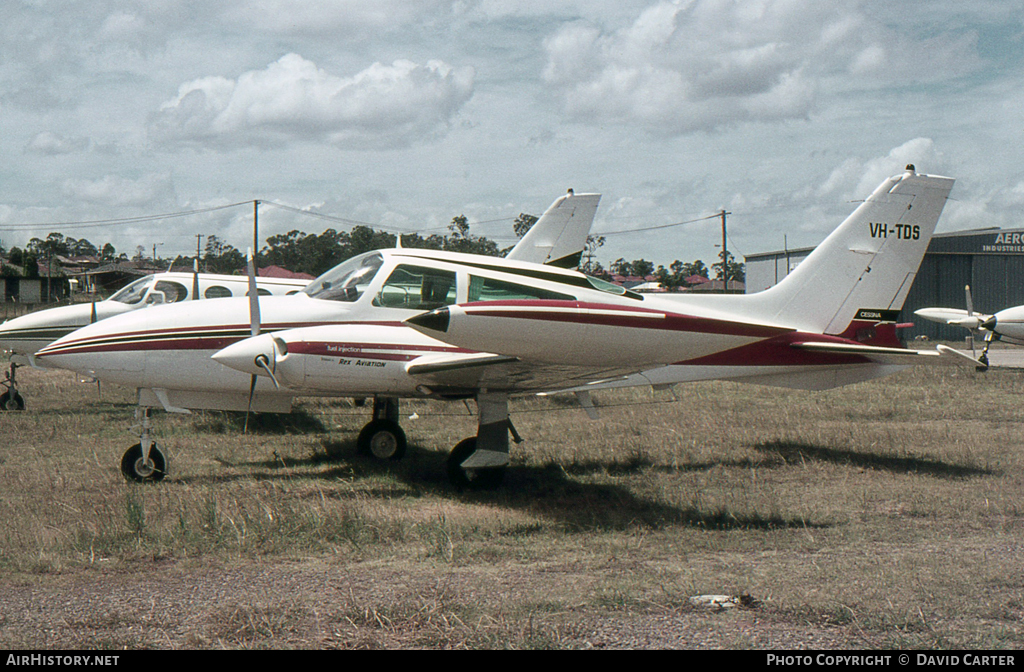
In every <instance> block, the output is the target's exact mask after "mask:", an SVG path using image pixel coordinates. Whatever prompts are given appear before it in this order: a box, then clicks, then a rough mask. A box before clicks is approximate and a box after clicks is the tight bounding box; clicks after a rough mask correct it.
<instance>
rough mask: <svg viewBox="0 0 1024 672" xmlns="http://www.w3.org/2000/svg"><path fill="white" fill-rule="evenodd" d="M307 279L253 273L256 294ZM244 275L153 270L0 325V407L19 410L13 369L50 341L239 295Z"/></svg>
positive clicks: (244, 288) (285, 289)
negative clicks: (105, 295)
mask: <svg viewBox="0 0 1024 672" xmlns="http://www.w3.org/2000/svg"><path fill="white" fill-rule="evenodd" d="M308 283H309V281H308V280H297V279H288V278H257V279H256V284H257V291H258V292H259V293H260V294H275V295H285V294H295V293H297V292H299V291H301V290H302V288H303V287H305V286H306V285H307V284H308ZM248 291H249V283H248V280H247V279H246V278H245V277H244V276H239V275H216V274H212V273H199V272H198V271H197V272H194V273H176V272H167V273H153V274H152V275H147V276H144V277H141V278H139V279H138V280H135V281H133V282H131V283H129V284H128V285H126V286H124V287H122V288H121V289H119V290H118V291H117V292H115V293H114V294H113V295H112V296H111V297H110V298H109V299H106V300H103V301H95V302H93V303H79V304H75V305H70V306H58V307H56V308H47V309H45V310H37V311H35V312H33V313H28V314H26V315H22V316H21V317H16V318H14V319H11V320H7V321H6V322H3V323H2V324H0V350H7V351H10V352H11V353H12V356H11V367H10V370H9V371H8V372H7V374H6V378H5V380H3V381H0V386H3V387H4V388H5V389H4V391H3V393H0V410H19V411H20V410H24V409H25V400H24V398H23V397H22V396H21V394H20V393H19V392H18V387H17V380H16V377H15V372H16V371H17V369H18V367H20V366H25V365H29V364H31V365H33V366H39V363H38V362H37V361H36V360H35V357H34V353H35V352H37V351H38V350H40V349H42V348H44V347H46V346H47V345H49V344H50V343H52V342H53V341H55V340H57V339H58V338H61V337H62V336H66V335H68V334H70V333H71V332H73V331H75V330H76V329H80V328H81V327H84V326H86V325H88V324H92V323H94V322H98V321H100V320H105V319H107V318H108V317H113V316H115V315H121V314H123V313H127V312H131V311H133V310H138V309H139V308H147V307H149V306H156V305H160V304H165V303H177V302H178V301H190V300H195V299H216V298H224V297H229V296H245V294H246V292H248Z"/></svg>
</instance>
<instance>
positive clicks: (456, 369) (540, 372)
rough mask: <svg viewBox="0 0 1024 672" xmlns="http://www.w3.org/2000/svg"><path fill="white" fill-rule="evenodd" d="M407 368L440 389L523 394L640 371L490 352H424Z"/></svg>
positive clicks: (557, 388)
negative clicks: (587, 365) (448, 353)
mask: <svg viewBox="0 0 1024 672" xmlns="http://www.w3.org/2000/svg"><path fill="white" fill-rule="evenodd" d="M405 370H406V372H407V373H408V374H409V375H410V376H413V377H415V378H417V379H418V380H420V381H422V383H423V384H424V385H426V386H428V387H432V388H435V389H437V390H438V391H441V390H442V389H443V390H447V391H458V390H479V389H481V388H483V389H490V390H504V391H508V392H512V393H520V394H526V393H533V392H543V391H553V390H561V389H564V388H566V387H575V386H578V385H587V384H590V383H592V382H594V381H603V380H608V379H610V378H612V379H616V378H621V377H623V376H626V375H628V374H630V373H636V369H635V368H632V369H624V368H609V367H582V366H569V365H555V364H541V363H533V362H524V361H522V360H520V359H518V358H516V357H508V356H504V355H494V354H488V353H465V354H450V355H424V356H422V357H418V358H416V359H414V360H412V361H411V362H409V363H408V364H406V366H405Z"/></svg>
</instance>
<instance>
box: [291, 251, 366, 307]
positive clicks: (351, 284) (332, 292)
mask: <svg viewBox="0 0 1024 672" xmlns="http://www.w3.org/2000/svg"><path fill="white" fill-rule="evenodd" d="M383 264H384V258H383V257H382V256H381V255H379V254H368V255H363V256H360V257H353V258H352V259H349V260H348V261H346V262H345V263H343V264H340V265H338V266H335V267H334V268H332V269H331V270H329V271H327V272H326V273H324V274H323V275H321V276H320V277H319V278H317V279H316V280H314V281H313V282H311V283H309V285H307V286H306V288H305V289H303V290H302V291H303V292H305V293H306V294H308V295H309V296H311V297H312V298H314V299H325V300H327V301H348V302H351V301H355V300H356V299H358V298H359V297H360V296H362V295H363V292H365V291H366V288H367V286H369V284H370V283H371V282H373V278H374V276H376V275H377V271H379V270H380V267H381V266H382V265H383Z"/></svg>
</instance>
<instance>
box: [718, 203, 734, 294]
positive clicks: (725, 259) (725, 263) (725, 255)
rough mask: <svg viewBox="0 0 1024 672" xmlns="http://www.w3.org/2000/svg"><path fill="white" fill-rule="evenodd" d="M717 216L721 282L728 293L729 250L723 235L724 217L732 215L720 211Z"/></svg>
mask: <svg viewBox="0 0 1024 672" xmlns="http://www.w3.org/2000/svg"><path fill="white" fill-rule="evenodd" d="M718 214H719V215H721V217H722V282H723V283H724V284H723V286H722V289H723V290H724V291H729V248H728V246H727V243H726V238H727V236H726V234H725V216H726V215H731V214H732V213H731V212H726V211H725V210H722V211H721V212H720V213H718Z"/></svg>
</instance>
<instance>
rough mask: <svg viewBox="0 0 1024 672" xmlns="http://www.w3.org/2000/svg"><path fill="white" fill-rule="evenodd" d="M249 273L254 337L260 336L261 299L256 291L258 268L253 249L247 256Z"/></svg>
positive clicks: (250, 249)
mask: <svg viewBox="0 0 1024 672" xmlns="http://www.w3.org/2000/svg"><path fill="white" fill-rule="evenodd" d="M246 258H247V262H248V263H247V266H248V271H249V331H250V334H251V335H252V336H259V335H260V298H259V293H258V292H257V291H256V266H255V264H254V262H253V256H252V248H249V250H248V253H247V254H246Z"/></svg>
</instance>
